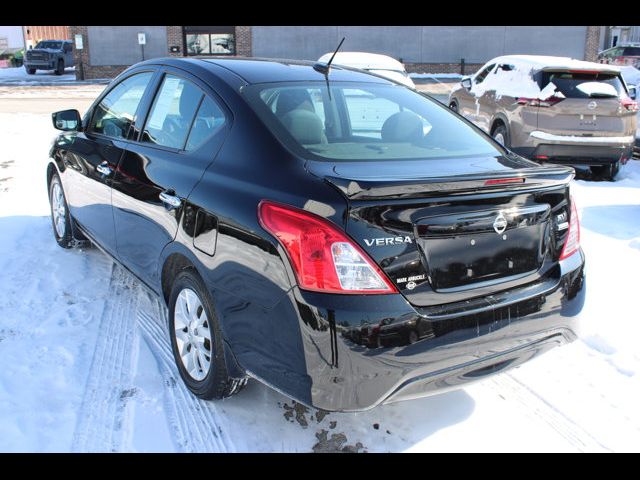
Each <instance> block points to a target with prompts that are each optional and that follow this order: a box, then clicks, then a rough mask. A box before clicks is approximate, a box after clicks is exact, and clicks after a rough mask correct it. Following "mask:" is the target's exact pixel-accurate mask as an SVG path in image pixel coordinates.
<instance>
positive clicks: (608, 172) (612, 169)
mask: <svg viewBox="0 0 640 480" xmlns="http://www.w3.org/2000/svg"><path fill="white" fill-rule="evenodd" d="M618 172H620V162H619V161H618V162H614V163H612V164H611V165H602V166H597V167H591V173H593V175H595V176H597V177H600V178H602V179H604V180H609V181H610V182H613V181H615V179H616V175H618Z"/></svg>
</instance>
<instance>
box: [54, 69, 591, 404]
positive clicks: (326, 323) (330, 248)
mask: <svg viewBox="0 0 640 480" xmlns="http://www.w3.org/2000/svg"><path fill="white" fill-rule="evenodd" d="M53 123H54V126H55V127H56V128H57V129H59V130H63V133H61V134H60V135H59V136H58V137H57V139H56V140H55V142H54V144H53V147H52V149H51V152H50V157H51V159H50V162H49V164H48V168H47V182H48V186H49V193H50V200H51V214H52V222H53V231H54V235H55V238H56V240H57V242H58V243H59V244H60V246H62V247H65V248H69V247H73V246H74V245H78V244H80V243H84V242H87V240H90V242H91V243H93V244H95V245H97V246H98V247H99V248H100V249H102V250H103V251H104V252H106V253H107V254H109V255H110V256H111V257H113V258H114V259H115V260H116V261H117V262H119V263H120V264H122V265H123V266H124V267H125V268H127V269H128V270H130V271H131V272H132V273H133V274H135V275H136V276H137V277H138V278H140V280H142V281H143V282H144V283H145V284H146V285H147V286H148V287H150V288H151V289H152V290H154V291H155V292H157V293H158V294H159V295H161V296H162V297H163V298H164V300H165V301H166V304H167V306H168V309H169V325H168V328H169V332H170V336H171V344H172V347H173V353H174V356H175V360H176V363H177V366H178V369H179V371H180V374H181V376H182V379H183V380H184V382H185V383H186V384H187V386H188V387H189V388H190V389H191V390H192V391H193V393H194V394H195V395H197V396H199V397H201V398H223V397H226V396H229V395H231V394H233V393H235V392H237V391H238V390H239V389H240V388H241V387H242V386H243V385H244V384H245V383H246V379H247V378H249V377H253V378H256V379H258V380H260V381H261V382H264V383H265V384H267V385H269V386H272V387H273V388H275V389H277V390H278V391H281V392H283V393H285V394H286V395H288V396H290V397H292V398H294V399H296V400H297V401H299V402H301V403H303V404H306V405H310V406H314V407H317V408H320V409H325V410H339V411H357V410H365V409H368V408H371V407H374V406H376V405H379V404H381V403H387V402H393V401H397V400H403V399H409V398H414V397H420V396H424V395H428V394H430V393H433V392H435V391H442V390H443V389H448V388H456V387H460V386H461V385H463V384H464V383H465V382H468V381H473V380H477V379H480V378H483V377H484V376H485V375H488V374H492V373H497V372H500V371H503V370H505V369H507V368H510V367H514V366H517V365H519V364H521V363H522V362H524V361H526V360H528V359H530V358H532V357H534V356H535V355H537V354H539V353H541V352H544V351H546V350H548V349H549V348H551V347H553V346H555V345H559V344H562V343H565V342H569V341H572V340H574V339H575V338H576V333H575V332H576V321H577V317H578V314H579V312H580V310H581V309H582V305H583V303H584V293H585V290H586V288H585V287H584V255H583V253H582V250H581V248H580V245H579V240H580V230H579V224H578V216H577V213H576V207H575V205H574V203H573V201H572V199H571V196H570V194H569V181H570V180H571V178H572V177H573V170H572V169H570V168H567V167H562V166H555V167H541V166H538V165H537V164H535V163H532V162H530V161H528V160H525V159H523V158H521V157H519V156H517V155H515V154H513V153H511V152H510V151H508V150H505V149H504V148H503V147H502V146H500V145H499V144H498V143H496V142H495V141H493V140H492V139H491V138H490V137H489V136H488V135H486V134H484V133H483V132H482V131H480V130H479V129H477V128H476V127H475V126H473V125H472V124H471V123H469V122H467V121H466V120H464V119H463V118H462V117H460V116H458V115H457V114H455V113H453V112H451V111H450V110H449V109H448V108H446V106H444V105H441V104H439V103H438V102H436V101H434V100H432V99H430V98H428V97H426V96H423V95H421V94H419V93H417V92H415V91H413V90H411V89H409V88H406V87H404V86H402V85H399V84H395V83H393V82H392V81H389V80H386V79H384V78H382V77H379V76H375V75H371V74H367V73H364V72H361V71H358V70H353V69H349V68H344V67H333V68H331V69H330V70H327V69H325V70H323V69H321V68H318V65H315V67H314V65H313V64H312V63H308V62H299V61H286V60H262V59H239V58H233V59H228V58H227V59H219V58H209V59H198V58H180V59H176V58H173V59H153V60H148V61H145V62H142V63H139V64H137V65H134V66H133V67H131V68H129V69H127V70H126V71H125V72H123V73H122V74H121V75H120V76H118V77H117V78H116V79H115V80H114V81H113V82H112V83H111V84H110V85H109V86H108V87H107V88H106V90H105V91H104V92H103V93H102V94H101V95H100V96H99V97H98V98H97V100H96V101H95V102H94V104H93V105H92V106H91V107H90V108H89V110H88V111H87V113H86V115H85V116H84V117H83V118H80V115H79V113H78V112H77V111H75V110H66V111H62V112H57V113H54V114H53Z"/></svg>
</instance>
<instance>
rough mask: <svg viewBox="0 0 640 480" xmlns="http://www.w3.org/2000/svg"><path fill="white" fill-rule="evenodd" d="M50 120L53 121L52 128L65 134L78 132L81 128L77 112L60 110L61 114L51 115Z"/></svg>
mask: <svg viewBox="0 0 640 480" xmlns="http://www.w3.org/2000/svg"><path fill="white" fill-rule="evenodd" d="M51 119H52V120H53V128H55V129H57V130H62V131H65V132H67V131H73V130H80V128H81V126H82V120H81V119H80V112H78V111H77V110H62V111H61V112H55V113H52V114H51Z"/></svg>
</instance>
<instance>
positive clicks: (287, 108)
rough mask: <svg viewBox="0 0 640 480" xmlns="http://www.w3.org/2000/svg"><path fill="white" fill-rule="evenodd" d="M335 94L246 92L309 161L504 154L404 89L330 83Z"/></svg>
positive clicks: (304, 89) (263, 87) (303, 88)
mask: <svg viewBox="0 0 640 480" xmlns="http://www.w3.org/2000/svg"><path fill="white" fill-rule="evenodd" d="M330 88H331V96H329V95H328V91H327V87H326V86H325V85H324V84H323V83H322V82H306V83H301V82H286V83H280V84H257V85H253V86H251V87H248V88H246V89H245V91H246V95H247V101H248V102H249V104H250V105H251V106H252V107H253V108H254V109H255V110H256V112H257V113H258V115H259V116H260V117H261V118H262V120H263V121H264V122H265V124H266V125H267V127H269V128H270V129H271V130H272V132H273V133H274V135H276V137H278V138H279V139H280V140H281V141H282V142H283V143H284V144H285V145H287V146H289V147H290V148H291V149H292V150H293V151H295V152H296V153H299V154H300V155H302V156H305V157H310V158H314V159H331V160H400V159H428V158H443V157H453V156H468V155H492V156H494V155H501V154H502V152H501V151H500V150H499V149H498V148H497V147H496V146H495V145H494V144H493V143H492V142H491V141H490V140H489V139H487V138H485V137H484V136H483V135H482V134H480V133H478V132H477V131H476V130H475V129H473V127H471V126H470V125H467V124H466V123H465V122H463V121H462V120H460V119H458V118H457V117H456V116H455V115H453V114H452V113H450V112H449V110H448V109H447V108H445V107H442V106H440V105H439V104H437V103H436V102H434V101H432V100H430V99H428V98H426V97H424V96H422V95H420V94H418V93H416V92H414V91H412V90H410V89H407V88H405V87H402V86H398V85H380V84H373V83H371V84H369V83H365V84H354V83H350V82H331V84H330ZM318 102H319V104H318ZM319 105H322V108H319Z"/></svg>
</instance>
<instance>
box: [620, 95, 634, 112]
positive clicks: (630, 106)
mask: <svg viewBox="0 0 640 480" xmlns="http://www.w3.org/2000/svg"><path fill="white" fill-rule="evenodd" d="M620 105H622V107H623V108H625V109H626V110H627V111H628V112H637V111H638V102H635V101H633V100H631V99H630V98H629V97H625V98H622V99H621V100H620Z"/></svg>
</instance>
